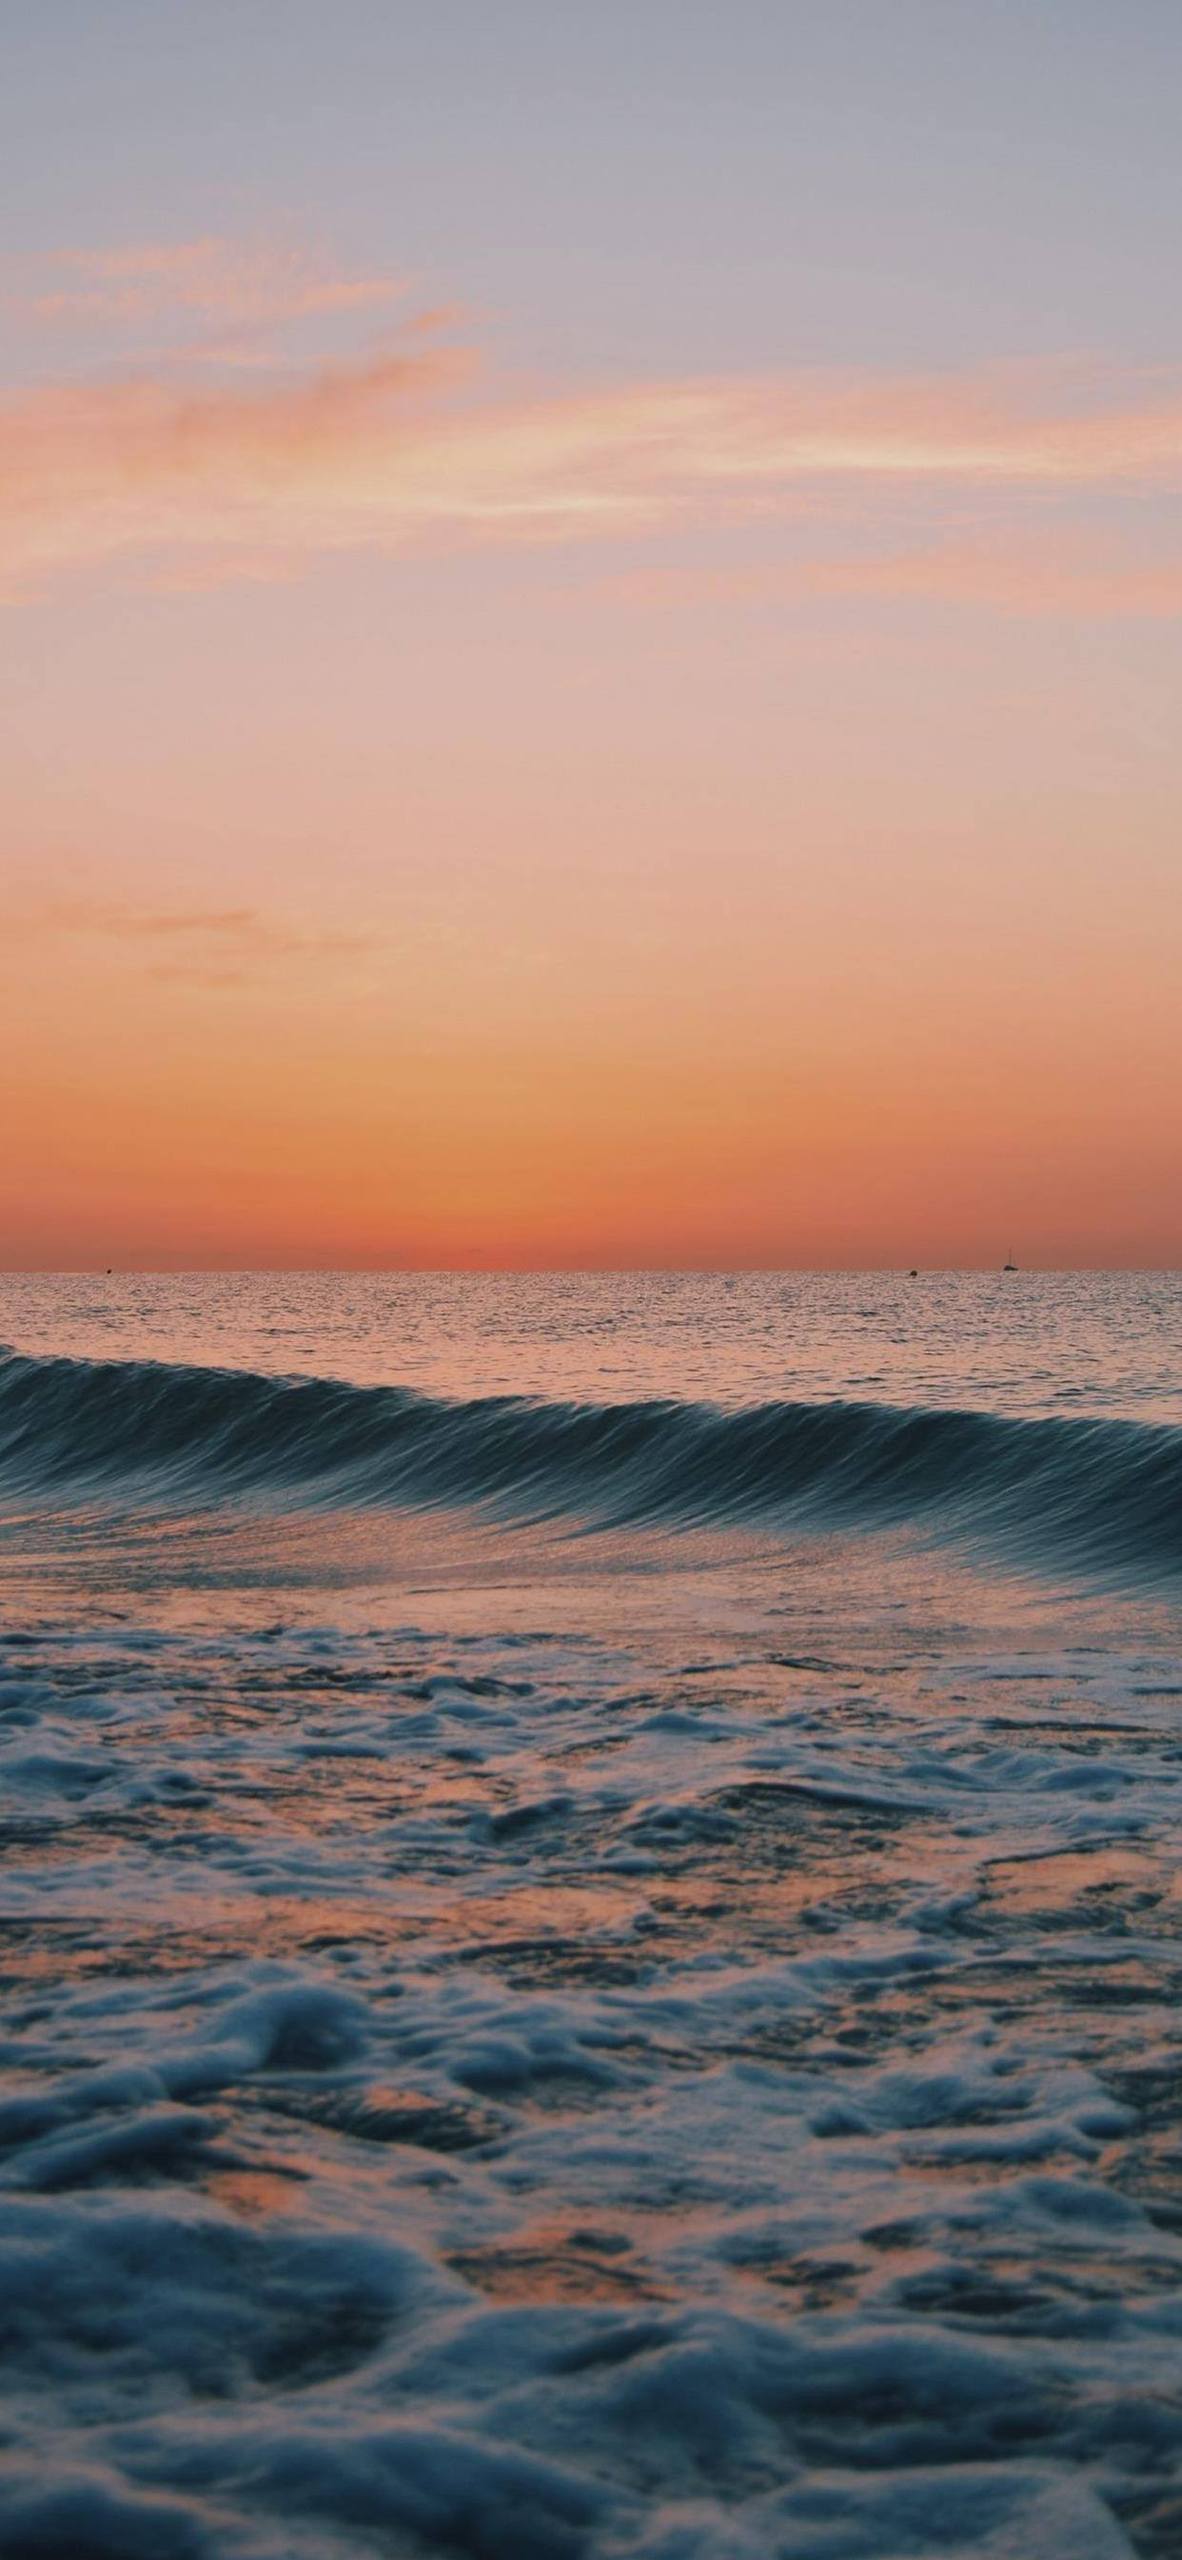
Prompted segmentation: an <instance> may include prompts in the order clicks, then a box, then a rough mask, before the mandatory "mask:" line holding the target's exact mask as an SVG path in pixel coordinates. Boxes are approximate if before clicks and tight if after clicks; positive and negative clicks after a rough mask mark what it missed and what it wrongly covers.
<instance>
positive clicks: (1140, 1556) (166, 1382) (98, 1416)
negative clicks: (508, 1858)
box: [0, 1352, 1182, 1578]
mask: <svg viewBox="0 0 1182 2560" xmlns="http://www.w3.org/2000/svg"><path fill="white" fill-rule="evenodd" d="M0 1484H3V1485H6V1486H7V1487H9V1488H10V1489H12V1490H14V1491H19V1492H20V1493H22V1494H25V1495H27V1496H28V1495H31V1496H33V1497H35V1498H42V1499H46V1498H60V1497H63V1496H64V1497H67V1498H74V1499H84V1500H85V1499H94V1498H96V1497H97V1498H104V1497H105V1498H108V1499H113V1500H119V1501H133V1500H137V1499H140V1500H142V1499H145V1498H148V1499H156V1500H162V1501H166V1502H169V1503H183V1504H186V1505H205V1504H208V1503H212V1502H220V1501H226V1500H234V1499H238V1500H261V1501H266V1502H268V1503H277V1504H279V1505H282V1506H287V1505H312V1504H325V1505H334V1506H336V1505H351V1506H357V1505H380V1504H387V1505H394V1506H406V1507H414V1508H423V1507H431V1506H448V1507H452V1506H462V1505H472V1504H480V1505H485V1506H494V1507H495V1508H496V1509H497V1510H499V1511H501V1512H503V1513H505V1514H508V1515H511V1516H515V1517H518V1518H521V1519H529V1520H534V1521H537V1520H542V1519H566V1520H569V1522H570V1523H571V1525H572V1526H575V1525H593V1526H597V1527H624V1526H628V1525H633V1524H635V1525H640V1524H644V1523H648V1524H659V1523H665V1524H667V1525H670V1526H678V1527H698V1526H704V1525H715V1526H717V1525H720V1524H725V1523H728V1522H730V1523H735V1522H741V1521H746V1522H763V1523H765V1524H769V1525H770V1524H774V1523H776V1522H783V1523H785V1524H790V1523H794V1524H797V1525H802V1526H818V1527H820V1526H829V1525H848V1526H852V1527H881V1526H887V1525H905V1524H908V1523H913V1524H915V1525H917V1526H922V1527H925V1528H927V1529H929V1530H932V1531H935V1532H937V1533H938V1534H940V1535H943V1536H950V1537H953V1538H956V1539H957V1540H968V1541H970V1542H980V1543H983V1544H986V1545H988V1546H990V1547H992V1548H993V1549H995V1550H996V1551H999V1552H1004V1553H1006V1554H1008V1555H1010V1556H1012V1557H1013V1558H1015V1560H1017V1561H1020V1562H1030V1563H1044V1564H1045V1563H1049V1564H1063V1565H1067V1566H1070V1567H1073V1568H1076V1569H1084V1570H1089V1569H1091V1570H1097V1571H1105V1570H1113V1569H1119V1570H1121V1571H1125V1572H1128V1571H1132V1572H1143V1573H1152V1574H1153V1575H1154V1576H1162V1575H1165V1576H1167V1577H1169V1578H1173V1577H1174V1576H1176V1575H1178V1574H1182V1432H1180V1431H1178V1430H1176V1429H1173V1428H1171V1427H1169V1426H1167V1425H1161V1424H1145V1423H1138V1422H1126V1421H1119V1420H1113V1419H1101V1418H1096V1419H1087V1420H1085V1419H1083V1418H1078V1417H1071V1418H1059V1417H1047V1418H1040V1419H1033V1420H1026V1419H1019V1418H1017V1417H1012V1416H1008V1415H1002V1414H991V1413H982V1412H964V1411H953V1410H944V1409H932V1408H929V1407H926V1406H912V1407H897V1406H889V1405H878V1404H870V1403H846V1402H842V1401H837V1402H831V1403H811V1404H810V1403H773V1404H761V1405H756V1406H747V1407H743V1408H741V1409H739V1410H737V1411H727V1410H724V1409H722V1408H719V1407H716V1406H711V1405H702V1404H690V1403H685V1404H683V1403H678V1402H673V1401H657V1400H654V1401H649V1402H639V1403H629V1404H618V1405H594V1404H573V1403H572V1404H562V1403H556V1402H549V1401H543V1400H540V1399H539V1400H534V1399H531V1398H527V1397H519V1396H493V1397H487V1398H477V1399H470V1400H467V1401H449V1400H447V1399H443V1398H438V1397H433V1396H428V1395H422V1394H418V1393H414V1392H412V1391H411V1390H409V1389H406V1388H396V1387H359V1386H351V1385H349V1384H347V1383H345V1382H343V1381H334V1380H332V1379H324V1378H283V1377H267V1376H261V1375H257V1374H255V1373H253V1372H248V1371H236V1370H226V1369H210V1368H196V1367H185V1366H170V1365H167V1364H164V1363H160V1362H155V1361H137V1360H118V1361H116V1360H111V1361H103V1360H82V1359H60V1358H48V1359H43V1358H34V1357H31V1356H27V1355H22V1354H19V1353H16V1352H0Z"/></svg>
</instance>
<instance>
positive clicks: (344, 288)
mask: <svg viewBox="0 0 1182 2560" xmlns="http://www.w3.org/2000/svg"><path fill="white" fill-rule="evenodd" d="M405 291H406V280H405V278H404V277H402V276H398V275H393V274H388V273H385V272H382V271H376V272H370V273H367V274H362V275H350V274H348V273H346V272H345V271H343V270H342V269H341V268H339V267H338V266H336V265H335V264H334V263H333V261H332V260H331V259H329V258H327V257H326V256H324V255H323V254H321V253H318V252H316V251H314V250H310V249H308V248H305V247H303V246H302V245H299V244H295V243H290V242H289V243H284V242H281V241H278V242H277V241H261V242H254V243H246V244H243V243H241V242H236V241H233V240H226V239H220V238H217V237H216V236H207V237H205V238H203V239H200V240H180V241H146V242H143V243H141V244H140V245H138V246H134V247H131V248H119V249H64V250H61V251H60V252H59V253H58V254H57V255H56V256H54V257H51V258H48V259H46V260H45V261H44V262H43V268H42V274H41V277H40V279H39V280H37V281H34V282H32V283H31V284H30V285H29V286H28V288H27V291H26V293H25V295H24V296H23V299H24V300H25V301H26V303H27V307H28V308H29V309H30V310H31V311H32V312H33V313H34V315H35V316H36V317H37V318H38V319H40V320H46V321H53V322H81V323H84V324H85V325H86V326H87V327H92V328H98V327H105V328H108V329H110V328H115V329H122V328H137V329H139V328H143V327H145V326H153V325H159V324H162V323H166V324H168V325H169V326H170V327H175V325H176V324H177V323H178V322H180V323H183V322H186V321H189V322H192V321H200V322H203V323H214V324H216V325H217V326H219V327H221V328H225V329H239V328H243V329H257V328H273V327H275V326H277V325H279V324H280V323H283V322H287V321H292V320H305V319H313V318H322V317H324V316H326V315H329V314H334V313H337V312H342V311H372V310H373V309H375V308H376V307H378V306H388V305H389V304H391V303H392V302H393V301H394V300H395V299H396V298H397V297H398V296H400V295H401V294H403V293H405Z"/></svg>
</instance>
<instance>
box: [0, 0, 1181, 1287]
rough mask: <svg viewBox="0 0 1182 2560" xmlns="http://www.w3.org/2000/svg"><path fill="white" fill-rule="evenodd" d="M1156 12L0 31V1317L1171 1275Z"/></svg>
mask: <svg viewBox="0 0 1182 2560" xmlns="http://www.w3.org/2000/svg"><path fill="white" fill-rule="evenodd" d="M1180 97H1182V12H1180V11H1178V10H1177V9H1176V8H1174V7H1172V6H1170V5H1168V0H1128V5H1126V6H1123V7H1121V6H1118V5H1117V0H1106V5H1103V6H1101V5H1098V0H1073V5H1072V6H1071V7H1070V8H1068V7H1066V6H1059V7H1051V6H1047V7H1041V8H1040V7H1031V6H1030V5H1029V0H990V5H989V6H987V7H982V6H981V5H980V0H973V5H968V0H892V5H890V6H885V5H883V0H813V5H810V6H808V7H805V6H803V5H801V6H798V5H796V0H732V5H730V6H728V7H723V6H721V5H718V0H715V5H712V6H710V7H705V6H701V5H699V0H627V5H625V0H603V5H601V6H600V7H598V8H596V9H592V8H590V7H576V6H565V5H563V4H562V0H546V5H542V0H503V4H501V0H432V5H431V6H430V7H429V8H428V7H427V6H425V5H416V6H414V7H413V8H412V7H410V6H403V5H402V0H333V5H332V6H329V5H327V0H200V5H192V0H188V4H187V0H103V5H101V6H96V5H94V0H44V5H42V6H38V7H26V8H16V7H13V8H10V9H8V10H6V11H5V12H4V13H3V27H2V33H0V100H2V103H0V152H2V155H3V163H4V169H5V194H6V200H7V221H6V225H5V233H4V242H5V246H4V253H3V257H2V259H0V649H2V651H3V658H4V668H3V677H4V681H3V704H4V708H3V713H2V715H0V716H2V723H3V765H2V770H3V784H2V790H3V801H4V812H3V815H4V827H3V930H2V933H0V1076H2V1079H3V1093H4V1124H5V1125H4V1143H3V1146H2V1148H0V1264H6V1265H9V1266H24V1265H28V1266H49V1267H53V1266H58V1265H65V1266H80V1265H87V1264H99V1265H102V1266H105V1265H107V1264H109V1263H110V1264H115V1265H127V1264H143V1265H147V1266H159V1267H164V1266H174V1265H180V1266H188V1265H193V1266H196V1265H203V1264H218V1265H229V1266H239V1265H249V1264H294V1265H305V1264H319V1265H336V1264H353V1263H355V1264H386V1263H390V1264H423V1265H457V1264H460V1265H469V1264H476V1265H481V1264H510V1265H517V1264H535V1265H536V1264H541V1265H549V1264H607V1265H612V1264H661V1265H664V1264H682V1263H687V1264H720V1265H740V1264H748V1263H752V1264H773V1265H774V1264H820V1265H835V1264H878V1263H900V1262H902V1263H910V1262H913V1261H914V1262H919V1263H923V1264H936V1263H970V1264H972V1263H979V1262H984V1263H996V1262H997V1261H999V1260H1000V1259H1002V1258H1004V1255H1005V1253H1006V1252H1007V1251H1008V1250H1010V1249H1013V1250H1014V1251H1015V1252H1017V1253H1018V1255H1019V1257H1020V1259H1021V1260H1022V1261H1023V1262H1024V1263H1039V1262H1041V1263H1051V1264H1092V1263H1097V1264H1104V1263H1114V1264H1138V1263H1141V1264H1162V1263H1171V1262H1176V1261H1178V1260H1179V1258H1180V1257H1182V1140H1180V1135H1179V1132H1180V1128H1182V1108H1180V1106H1182V998H1180V989H1182V887H1180V867H1182V854H1180V847H1182V517H1180V509H1179V500H1180V497H1182V326H1180V322H1179V295H1178V281H1177V262H1178V244H1179V214H1180V212H1182V175H1180V171H1179V159H1178V140H1177V132H1178V102H1179V98H1180Z"/></svg>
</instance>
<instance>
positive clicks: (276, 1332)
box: [0, 1271, 1182, 1421]
mask: <svg viewBox="0 0 1182 2560" xmlns="http://www.w3.org/2000/svg"><path fill="white" fill-rule="evenodd" d="M4 1344H7V1345H10V1346H13V1347H15V1348H18V1349H19V1350H21V1351H32V1352H49V1353H55V1354H60V1353H67V1354H70V1355H71V1356H74V1357H82V1358H89V1359H126V1358H138V1359H155V1360H166V1361H191V1362H197V1363H212V1364H216V1365H219V1366H224V1367H227V1368H235V1369H258V1370H263V1371H266V1372H268V1373H273V1372H281V1373H283V1372H291V1373H299V1374H303V1375H313V1376H327V1377H338V1378H346V1379H349V1380H352V1381H353V1382H355V1383H356V1384H359V1385H367V1386H368V1385H385V1386H410V1387H419V1388H422V1389H425V1390H427V1391H430V1392H433V1393H436V1394H441V1395H463V1396H480V1395H501V1394H512V1395H528V1396H561V1397H576V1398H580V1399H593V1400H595V1401H597V1402H598V1401H606V1402H620V1401H622V1400H624V1399H626V1398H629V1397H639V1396H675V1397H679V1398H690V1397H696V1398H702V1399H706V1400H709V1401H711V1402H719V1403H724V1404H738V1403H749V1402H755V1401H761V1400H764V1399H766V1398H769V1397H804V1398H815V1397H831V1396H846V1397H854V1398H870V1399H875V1400H877V1399H881V1400H883V1401H886V1402H889V1403H892V1404H912V1403H915V1404H937V1405H960V1406H969V1407H977V1406H979V1407H981V1408H983V1409H984V1410H986V1411H988V1412H1002V1413H1053V1412H1070V1411H1072V1410H1073V1409H1082V1410H1084V1411H1090V1412H1094V1413H1098V1414H1127V1415H1130V1416H1140V1418H1141V1419H1143V1420H1161V1421H1182V1273H1180V1272H1177V1271H1162V1272H1112V1271H1098V1272H1041V1271H1040V1272H1033V1271H1031V1272H1024V1271H1018V1272H1016V1273H1012V1274H1007V1273H1004V1272H1001V1271H988V1272H975V1271H973V1272H962V1271H953V1272H922V1273H920V1274H919V1275H918V1276H917V1278H916V1279H915V1280H912V1279H911V1278H910V1277H909V1275H908V1274H906V1273H901V1272H895V1271H887V1272H879V1271H853V1272H736V1273H727V1272H695V1271H690V1272H648V1271H637V1272H521V1273H516V1272H514V1273H501V1272H479V1273H461V1272H418V1271H416V1272H345V1273H341V1272H227V1273H221V1272H218V1273H213V1272H197V1273H185V1272H178V1273H155V1272H140V1273H128V1274H118V1275H114V1274H113V1275H111V1276H110V1277H106V1276H104V1275H102V1274H96V1273H77V1274H74V1273H70V1274H61V1275H59V1274H42V1273H7V1274H0V1345H4Z"/></svg>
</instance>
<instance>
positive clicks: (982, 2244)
mask: <svg viewBox="0 0 1182 2560" xmlns="http://www.w3.org/2000/svg"><path fill="white" fill-rule="evenodd" d="M0 1344H3V1345H4V1346H5V1347H4V1348H3V1350H2V1351H0V1791H2V1795H0V1840H2V1845H3V1868H2V1875H0V1933H2V1940H3V1970H4V1986H5V2000H4V2016H3V2029H2V2036H0V2364H2V2366H3V2376H4V2385H5V2390H4V2416H3V2419H2V2421H0V2428H2V2434H0V2553H2V2554H3V2555H4V2556H5V2560H346V2555H347V2556H348V2560H354V2555H369V2554H381V2555H387V2560H388V2555H395V2556H396V2560H402V2555H405V2560H421V2555H423V2554H425V2553H438V2554H444V2555H450V2554H457V2555H471V2560H781V2556H782V2560H913V2555H930V2560H958V2555H965V2556H966V2560H967V2555H973V2560H1013V2555H1021V2554H1025V2553H1028V2552H1029V2553H1037V2554H1038V2555H1039V2560H1127V2555H1129V2554H1136V2555H1142V2560H1172V2555H1175V2554H1177V2553H1178V2552H1179V2551H1182V2013H1180V2011H1179V2001H1178V1993H1179V1988H1180V1985H1182V1846H1180V1843H1182V1275H1178V1274H1168V1273H1159V1274H1141V1273H1137V1274H1134V1273H1124V1274H1074V1275H1061V1274H1043V1273H1038V1274H1036V1273H1026V1272H1022V1271H1018V1272H1015V1273H1011V1274H1003V1273H1001V1272H1000V1271H999V1272H995V1273H988V1274H927V1273H920V1274H919V1275H918V1276H917V1277H915V1278H913V1279H912V1278H909V1277H907V1276H906V1275H904V1274H893V1273H892V1274H884V1273H865V1272H859V1273H845V1274H836V1275H805V1274H792V1273H758V1274H743V1275H735V1276H727V1275H718V1274H694V1273H687V1274H622V1275H621V1274H607V1273H600V1274H591V1275H581V1274H573V1273H566V1274H547V1275H513V1276H509V1275H497V1276H488V1275H463V1276H458V1275H439V1274H406V1273H403V1274H345V1275H330V1274H313V1275H299V1274H280V1275H252V1276H238V1275H197V1276H194V1275H174V1276H169V1277H148V1276H144V1275H132V1276H123V1275H112V1276H109V1277H103V1276H101V1275H100V1276H96V1275H93V1274H92V1275H86V1276H80V1275H74V1276H67V1277H60V1278H46V1277H42V1276H11V1277H8V1278H5V1279H3V1280H0Z"/></svg>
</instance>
